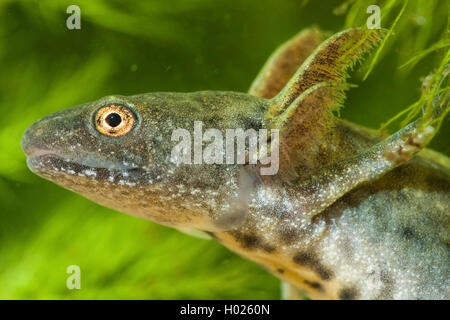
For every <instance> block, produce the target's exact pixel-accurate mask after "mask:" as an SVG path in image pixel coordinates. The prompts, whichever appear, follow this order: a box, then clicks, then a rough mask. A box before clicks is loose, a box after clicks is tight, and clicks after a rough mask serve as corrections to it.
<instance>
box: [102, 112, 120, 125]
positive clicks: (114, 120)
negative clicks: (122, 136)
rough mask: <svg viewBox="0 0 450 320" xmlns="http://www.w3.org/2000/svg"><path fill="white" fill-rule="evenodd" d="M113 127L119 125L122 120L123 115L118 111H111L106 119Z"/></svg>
mask: <svg viewBox="0 0 450 320" xmlns="http://www.w3.org/2000/svg"><path fill="white" fill-rule="evenodd" d="M105 121H106V123H107V124H109V125H110V126H111V127H117V126H118V125H119V124H120V123H121V122H122V117H121V116H120V115H118V114H117V113H110V114H108V116H107V117H106V119H105Z"/></svg>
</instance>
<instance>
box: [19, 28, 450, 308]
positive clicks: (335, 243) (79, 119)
mask: <svg viewBox="0 0 450 320" xmlns="http://www.w3.org/2000/svg"><path fill="white" fill-rule="evenodd" d="M322 37H323V36H322V34H321V33H320V32H318V31H317V30H307V31H304V32H302V33H300V34H299V35H297V36H296V37H295V38H293V39H292V40H291V41H290V42H288V43H287V44H285V45H284V46H283V47H281V48H280V49H279V50H278V51H277V52H276V53H275V55H274V56H272V58H271V60H269V62H268V63H267V64H266V66H265V68H264V69H263V71H262V72H261V74H260V75H259V76H258V78H257V80H256V81H255V83H254V84H253V86H252V88H251V89H250V94H243V93H234V92H213V91H204V92H196V93H148V94H142V95H135V96H130V97H124V96H108V97H105V98H102V99H100V100H98V101H95V102H92V103H87V104H83V105H80V106H77V107H74V108H71V109H68V110H63V111H60V112H57V113H55V114H52V115H49V116H47V117H45V118H43V119H41V120H40V121H38V122H36V123H34V124H33V125H32V126H30V127H29V128H28V129H27V131H26V132H25V134H24V136H23V139H22V146H23V149H24V151H25V153H26V154H27V156H28V160H27V161H28V166H29V167H30V169H31V170H32V171H33V172H35V173H37V174H38V175H40V176H42V177H44V178H46V179H49V180H51V181H53V182H55V183H57V184H59V185H61V186H63V187H65V188H67V189H70V190H72V191H75V192H77V193H79V194H81V195H83V196H85V197H87V198H89V199H91V200H93V201H95V202H97V203H100V204H102V205H105V206H107V207H110V208H114V209H116V210H119V211H122V212H125V213H129V214H132V215H137V216H139V217H143V218H146V219H150V220H152V221H155V222H158V223H161V224H164V225H167V226H171V227H174V228H177V229H180V230H183V231H189V230H201V231H205V232H206V233H208V234H209V235H210V236H212V237H213V238H215V239H217V240H218V241H219V242H220V243H222V244H223V245H225V246H226V247H228V248H230V249H231V250H233V251H235V252H237V253H239V254H241V255H242V256H244V257H246V258H248V259H251V260H253V261H256V262H257V263H259V264H261V265H262V266H263V267H265V268H267V269H268V270H269V271H270V272H272V273H273V274H275V275H276V276H277V277H279V278H280V279H282V280H284V281H286V283H288V284H289V285H288V286H289V288H290V289H291V291H290V293H291V294H290V296H289V297H291V298H293V297H295V296H297V297H302V296H303V295H304V294H307V295H308V296H310V297H312V298H318V299H327V298H333V299H339V298H340V299H446V298H448V296H449V279H448V274H449V273H448V272H449V270H448V265H449V263H448V262H449V246H448V244H449V240H450V239H449V232H448V231H449V226H448V214H449V213H448V207H449V203H450V165H449V163H450V161H449V159H447V158H446V157H444V156H442V155H440V154H438V153H435V152H432V151H430V150H426V149H423V146H424V144H425V143H424V141H425V140H426V137H427V135H429V134H430V132H432V130H433V127H432V126H429V127H427V130H428V131H427V130H422V129H420V128H419V127H417V126H415V124H414V123H413V124H411V125H410V126H408V127H406V128H404V129H402V130H401V131H400V132H398V133H396V134H394V135H392V136H391V137H389V138H387V139H384V140H382V139H381V138H380V137H378V136H377V134H375V133H374V132H373V131H371V130H369V129H367V128H363V127H360V126H358V125H355V124H351V123H349V122H347V121H344V120H340V119H336V118H335V117H334V116H333V115H332V113H331V112H332V111H333V110H336V108H337V105H338V104H339V103H340V102H341V100H342V98H343V92H344V90H345V88H346V87H345V75H344V71H345V69H347V68H348V67H351V65H352V64H353V62H354V61H355V60H356V59H358V58H360V56H361V55H362V54H363V53H365V52H366V51H368V50H369V49H370V47H372V46H374V45H376V43H378V42H379V41H380V39H381V38H382V33H381V32H380V33H369V34H367V33H366V32H364V31H361V30H358V29H352V30H348V31H345V32H342V33H340V34H337V35H335V36H333V37H332V38H330V39H329V40H327V41H325V42H323V43H322V44H321V45H320V46H318V45H319V43H320V42H321V41H322V40H323V38H322ZM352 42H356V43H357V44H358V46H359V47H354V49H352V50H353V51H352V50H350V48H352V46H351V45H350V46H349V44H352ZM346 46H347V47H346ZM355 48H356V49H355ZM346 55H347V57H346V58H345V56H346ZM308 56H309V58H306V57H308ZM342 57H344V58H342ZM341 58H342V59H341ZM305 59H306V61H305ZM299 67H300V68H299ZM297 68H299V70H298V71H296V70H297ZM289 79H291V80H289ZM445 99H447V98H446V97H444V102H443V103H444V104H448V100H445ZM441 107H442V103H441V104H439V105H437V106H436V109H439V108H441ZM195 121H201V122H202V123H203V125H204V127H205V128H215V129H218V130H219V131H222V132H225V131H226V130H227V129H231V128H244V129H249V128H252V129H255V130H260V129H279V130H280V145H279V166H280V167H279V172H278V173H277V174H275V175H273V176H265V175H261V174H260V171H259V170H258V169H259V168H260V167H261V165H260V164H257V165H252V164H246V165H242V164H226V163H225V164H190V165H180V164H176V163H174V161H173V154H172V150H173V148H174V146H175V145H176V142H174V141H172V139H171V137H172V133H173V132H174V130H176V129H178V128H184V129H186V130H188V131H191V132H192V131H194V130H195V129H194V122H195ZM269 142H270V143H272V144H273V143H274V141H270V140H269ZM205 144H206V143H205ZM272 156H274V154H272Z"/></svg>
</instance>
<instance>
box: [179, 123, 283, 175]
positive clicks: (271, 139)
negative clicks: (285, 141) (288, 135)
mask: <svg viewBox="0 0 450 320" xmlns="http://www.w3.org/2000/svg"><path fill="white" fill-rule="evenodd" d="M268 133H269V131H268V130H267V129H259V130H258V131H256V130H255V129H247V130H244V129H242V128H237V129H226V130H225V143H224V134H223V132H222V131H220V130H218V129H207V130H205V132H203V123H202V122H201V121H195V122H194V132H193V136H194V139H193V148H192V136H191V133H190V132H189V131H188V130H186V129H176V130H174V131H173V132H172V137H171V139H172V141H173V142H179V143H178V144H177V145H176V146H175V147H174V148H173V149H172V153H171V161H172V162H174V163H175V164H202V163H205V164H224V163H225V164H257V163H258V162H259V163H260V164H262V165H268V166H265V167H264V166H261V168H260V173H261V175H275V174H276V173H277V172H278V168H279V132H278V129H272V130H270V136H269V134H268ZM246 141H248V147H247V145H246ZM204 143H207V145H206V146H205V148H203V144H204ZM269 144H270V153H269V152H268V145H269ZM235 146H236V148H235ZM192 149H193V155H194V156H193V158H192ZM235 149H236V150H235Z"/></svg>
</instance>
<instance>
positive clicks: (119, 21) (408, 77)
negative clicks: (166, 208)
mask: <svg viewBox="0 0 450 320" xmlns="http://www.w3.org/2000/svg"><path fill="white" fill-rule="evenodd" d="M71 4H77V5H79V6H80V8H81V14H82V29H81V30H74V31H70V30H68V29H67V28H66V18H67V16H68V15H67V14H66V8H67V6H69V5H71ZM371 4H379V5H380V6H381V7H382V8H383V9H382V20H381V25H382V27H385V28H391V27H392V26H393V24H394V21H397V22H396V23H395V28H394V29H393V32H392V34H391V36H390V38H389V39H388V41H387V42H386V43H385V45H384V47H383V50H381V51H380V53H379V55H378V56H377V58H376V60H367V62H366V63H364V64H363V66H362V67H361V68H360V69H358V70H357V71H356V72H354V74H353V76H352V78H351V80H350V81H351V82H352V83H356V84H358V85H359V87H358V88H354V89H352V90H350V91H349V92H348V99H347V101H346V104H345V108H343V109H342V111H341V116H342V117H343V118H346V119H349V120H352V121H354V122H356V123H360V124H363V125H366V126H369V127H372V128H379V127H380V125H381V124H382V123H384V122H386V121H387V120H388V119H389V118H391V117H393V116H394V115H396V114H397V113H398V112H400V111H401V110H403V109H405V108H406V107H407V106H409V105H411V104H412V103H414V102H415V101H417V100H418V99H420V97H421V92H420V90H419V88H420V78H421V77H424V76H426V75H427V74H428V73H429V72H430V71H432V70H433V69H434V68H437V67H438V66H439V64H440V63H441V62H442V59H443V57H444V56H445V54H446V53H448V45H449V42H448V40H449V22H448V12H449V4H448V1H443V0H410V1H409V2H408V3H406V4H405V2H404V1H402V0H397V1H395V0H386V1H375V0H370V1H366V0H350V1H325V0H324V1H299V0H283V1H281V0H277V1H274V0H272V1H269V0H259V1H256V0H254V1H253V0H252V1H240V0H227V1H207V0H174V1H156V0H152V1H118V0H114V1H106V0H98V1H90V0H79V1H65V0H61V1H52V0H39V1H37V0H36V1H33V0H23V1H13V0H1V1H0V71H1V75H2V76H1V77H0V111H1V117H0V146H1V153H0V298H2V299H7V298H8V299H10V298H13V299H17V298H22V299H35V298H37V299H53V298H57V299H59V298H62V299H78V298H85V299H89V298H98V299H100V298H103V299H116V298H134V299H142V298H153V299H172V298H173V299H178V298H180V299H182V298H186V299H197V298H204V299H221V298H242V299H269V298H272V299H277V298H279V294H280V292H279V282H278V280H276V279H275V278H274V277H273V276H271V275H269V274H268V273H266V272H265V271H264V270H263V269H261V268H260V267H258V266H257V265H255V264H253V263H251V262H249V261H245V260H243V259H241V258H240V257H238V256H236V255H235V254H233V253H231V252H229V251H228V250H227V249H225V248H223V247H221V246H220V245H219V244H217V243H215V242H214V241H206V240H201V239H196V238H192V237H189V236H187V235H184V234H181V233H179V232H177V231H174V230H171V229H169V228H166V227H162V226H159V225H156V224H154V223H152V222H149V221H145V220H140V219H137V218H134V217H130V216H127V215H124V214H121V213H118V212H114V211H112V210H109V209H106V208H103V207H100V206H99V205H97V204H95V203H92V202H90V201H88V200H85V199H84V198H82V197H80V196H78V195H75V194H73V193H71V192H69V191H66V190H64V189H62V188H60V187H57V186H56V185H54V184H52V183H50V182H48V181H44V180H43V179H40V178H38V177H37V176H35V175H33V174H32V173H31V172H30V171H29V170H28V169H27V167H26V163H25V156H24V155H23V153H22V151H21V149H20V137H21V134H22V133H23V131H24V130H25V128H26V127H27V126H28V125H30V124H31V123H32V122H33V121H35V120H37V119H39V118H41V117H43V116H45V115H47V114H49V113H51V112H54V111H57V110H60V109H64V108H67V107H70V106H73V105H77V104H80V103H84V102H87V101H92V100H95V99H98V98H100V97H102V96H105V95H108V94H123V95H131V94H137V93H143V92H149V91H196V90H206V89H208V90H234V91H246V90H247V89H248V88H249V86H250V84H251V82H252V80H253V79H254V77H255V76H256V74H257V72H258V71H259V68H260V67H261V66H262V65H263V63H264V62H265V60H266V59H267V58H268V56H269V55H270V54H271V52H272V51H273V50H274V49H275V48H276V46H278V45H280V44H281V43H282V42H283V41H285V40H287V39H288V38H289V37H290V36H292V35H294V34H295V33H296V32H298V31H299V30H301V29H302V28H305V27H308V26H311V25H317V26H319V27H320V28H322V29H324V30H328V31H331V32H337V31H340V30H342V29H344V28H347V27H352V26H361V25H364V24H365V21H366V19H367V17H368V16H369V15H368V14H367V13H366V8H367V6H368V5H371ZM404 5H405V6H404ZM403 6H404V10H403V11H402V8H403ZM400 13H402V14H401V15H400ZM419 58H420V59H419ZM411 59H413V60H412V61H413V62H412V63H410V64H408V65H407V66H405V67H404V68H400V69H399V67H400V66H401V65H403V64H404V63H406V62H408V61H410V60H411ZM371 61H373V69H371V71H370V74H369V76H368V77H367V79H366V80H365V81H362V79H363V76H364V75H365V74H366V73H367V72H368V71H369V66H371ZM396 128H398V126H397V127H395V124H394V125H393V126H390V130H391V131H392V130H395V129H396ZM449 134H450V126H449V120H448V119H446V120H444V123H443V125H442V127H441V131H440V132H439V134H438V135H437V136H436V137H435V139H434V140H433V141H432V143H431V145H430V147H432V148H434V149H436V150H438V151H441V152H443V153H445V154H446V155H449V154H450V145H449V143H448V137H449ZM73 264H75V265H79V266H80V267H81V273H82V284H81V285H82V288H81V290H68V289H67V288H66V278H67V276H68V275H67V274H66V268H67V266H69V265H73Z"/></svg>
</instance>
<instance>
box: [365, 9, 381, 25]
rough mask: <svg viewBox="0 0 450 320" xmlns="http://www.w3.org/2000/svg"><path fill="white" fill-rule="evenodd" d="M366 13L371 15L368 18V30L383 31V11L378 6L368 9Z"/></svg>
mask: <svg viewBox="0 0 450 320" xmlns="http://www.w3.org/2000/svg"><path fill="white" fill-rule="evenodd" d="M366 13H369V14H370V13H371V15H370V16H369V17H368V18H367V21H366V25H367V29H381V9H380V7H379V6H377V5H376V4H373V5H370V6H368V7H367V10H366Z"/></svg>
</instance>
